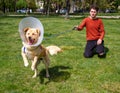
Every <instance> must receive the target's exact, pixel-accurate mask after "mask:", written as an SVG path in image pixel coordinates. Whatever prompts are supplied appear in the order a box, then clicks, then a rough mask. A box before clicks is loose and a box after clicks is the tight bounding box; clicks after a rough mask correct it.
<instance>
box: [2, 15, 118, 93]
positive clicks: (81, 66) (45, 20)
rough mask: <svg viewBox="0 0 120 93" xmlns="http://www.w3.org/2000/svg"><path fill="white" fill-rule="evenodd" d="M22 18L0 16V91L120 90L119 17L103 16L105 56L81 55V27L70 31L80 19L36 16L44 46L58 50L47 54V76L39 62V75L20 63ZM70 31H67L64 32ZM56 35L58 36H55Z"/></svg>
mask: <svg viewBox="0 0 120 93" xmlns="http://www.w3.org/2000/svg"><path fill="white" fill-rule="evenodd" d="M22 18H23V17H0V93H120V57H119V55H120V27H119V26H120V25H119V24H120V20H119V19H103V22H104V25H105V30H106V36H105V47H106V48H107V49H108V52H107V57H106V58H105V59H100V58H98V57H97V55H95V56H94V57H93V58H90V59H86V58H84V57H83V52H84V47H85V44H86V40H85V29H84V30H83V31H82V32H77V31H71V29H72V27H73V26H75V25H78V24H79V23H80V22H81V20H82V18H71V19H70V20H64V18H61V17H37V18H38V19H40V20H41V22H42V24H43V25H44V29H45V34H44V37H45V40H44V41H43V42H42V44H43V45H44V46H48V45H57V46H59V47H61V48H62V49H63V52H62V53H59V54H58V55H55V56H50V59H51V64H50V68H49V70H50V75H51V78H50V80H48V79H47V78H45V67H44V65H43V64H42V63H41V64H40V65H39V66H38V68H39V73H40V74H39V76H38V77H37V78H35V79H33V78H32V75H33V72H32V71H31V69H30V66H29V67H28V68H25V67H24V65H23V60H22V57H21V55H20V51H21V47H22V42H21V39H20V36H19V33H18V24H19V22H20V21H21V20H22ZM68 31H70V32H68ZM57 34H58V36H57Z"/></svg>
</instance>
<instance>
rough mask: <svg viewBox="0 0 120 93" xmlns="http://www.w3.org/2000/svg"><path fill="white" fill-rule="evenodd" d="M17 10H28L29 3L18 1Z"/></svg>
mask: <svg viewBox="0 0 120 93" xmlns="http://www.w3.org/2000/svg"><path fill="white" fill-rule="evenodd" d="M16 7H17V9H21V8H26V7H27V2H26V1H25V0H18V1H17V3H16Z"/></svg>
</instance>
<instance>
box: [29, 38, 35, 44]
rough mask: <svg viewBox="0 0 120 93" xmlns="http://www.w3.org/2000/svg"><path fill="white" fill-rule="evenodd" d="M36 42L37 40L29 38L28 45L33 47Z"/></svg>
mask: <svg viewBox="0 0 120 93" xmlns="http://www.w3.org/2000/svg"><path fill="white" fill-rule="evenodd" d="M34 42H35V39H32V38H31V37H29V38H28V44H29V45H33V44H34Z"/></svg>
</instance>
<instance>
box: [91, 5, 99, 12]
mask: <svg viewBox="0 0 120 93" xmlns="http://www.w3.org/2000/svg"><path fill="white" fill-rule="evenodd" d="M91 9H95V10H96V11H97V12H98V10H99V7H97V6H96V5H91V7H90V10H91Z"/></svg>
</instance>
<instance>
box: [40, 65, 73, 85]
mask: <svg viewBox="0 0 120 93" xmlns="http://www.w3.org/2000/svg"><path fill="white" fill-rule="evenodd" d="M68 69H71V68H70V67H68V66H55V67H52V68H49V74H50V77H49V78H48V81H47V82H45V80H44V79H45V78H46V70H45V69H43V70H42V71H40V73H39V78H40V83H41V84H44V83H45V84H48V83H49V82H61V81H63V82H64V81H66V80H67V79H68V78H69V77H70V73H69V72H68V71H67V70H68Z"/></svg>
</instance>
